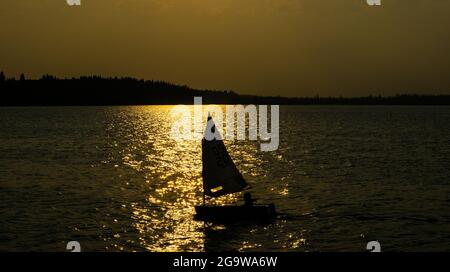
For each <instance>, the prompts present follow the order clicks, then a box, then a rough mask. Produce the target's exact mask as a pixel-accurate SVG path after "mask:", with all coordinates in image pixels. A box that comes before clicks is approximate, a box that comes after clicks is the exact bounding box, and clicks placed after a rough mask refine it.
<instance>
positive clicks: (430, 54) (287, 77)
mask: <svg viewBox="0 0 450 272" xmlns="http://www.w3.org/2000/svg"><path fill="white" fill-rule="evenodd" d="M81 3H82V5H81V6H79V7H70V6H68V5H67V4H66V1H65V0H39V1H38V0H27V1H24V0H21V1H18V0H2V1H1V2H0V24H1V26H2V33H1V37H2V38H1V43H0V70H3V71H5V73H6V74H7V75H9V76H12V75H14V76H16V77H17V76H18V75H19V74H20V73H25V75H26V76H27V77H40V76H41V75H42V74H44V73H49V74H53V75H56V76H60V77H72V76H80V75H91V74H98V75H104V76H133V77H138V78H145V79H159V80H166V81H170V82H173V83H178V84H187V85H190V86H192V87H194V88H210V89H233V90H236V91H238V92H240V93H249V94H258V95H283V96H311V95H320V96H329V95H330V96H339V95H343V96H360V95H371V94H373V95H378V94H381V95H393V94H397V93H421V94H450V56H449V48H450V35H448V26H449V25H450V1H446V0H432V1H430V0H408V1H404V0H382V6H381V7H371V6H368V5H367V3H366V1H365V0H215V1H211V0H116V1H110V0H82V1H81Z"/></svg>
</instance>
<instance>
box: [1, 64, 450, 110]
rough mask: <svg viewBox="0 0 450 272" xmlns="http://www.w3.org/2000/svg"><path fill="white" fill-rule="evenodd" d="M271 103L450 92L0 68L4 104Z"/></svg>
mask: <svg viewBox="0 0 450 272" xmlns="http://www.w3.org/2000/svg"><path fill="white" fill-rule="evenodd" d="M194 96H202V98H203V103H204V104H272V105H450V95H417V94H399V95H395V96H364V97H319V96H315V97H295V98H292V97H281V96H256V95H241V94H238V93H236V92H234V91H231V90H222V91H220V90H198V89H194V88H191V87H189V86H186V85H176V84H172V83H169V82H165V81H157V80H143V79H136V78H132V77H101V76H81V77H78V78H75V77H73V78H57V77H55V76H52V75H48V74H46V75H43V76H42V77H41V78H39V79H26V77H25V75H24V74H22V75H21V76H20V78H19V79H15V78H7V77H6V76H5V74H4V73H3V72H1V73H0V106H56V105H62V106H63V105H67V106H68V105H83V106H87V105H167V104H193V101H194Z"/></svg>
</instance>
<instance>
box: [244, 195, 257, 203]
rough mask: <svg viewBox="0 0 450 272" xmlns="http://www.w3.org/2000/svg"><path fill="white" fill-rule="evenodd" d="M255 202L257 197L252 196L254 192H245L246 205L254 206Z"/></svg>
mask: <svg viewBox="0 0 450 272" xmlns="http://www.w3.org/2000/svg"><path fill="white" fill-rule="evenodd" d="M254 202H255V199H253V198H252V194H250V193H244V203H245V204H244V205H245V206H253V203H254Z"/></svg>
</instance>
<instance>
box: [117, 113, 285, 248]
mask: <svg viewBox="0 0 450 272" xmlns="http://www.w3.org/2000/svg"><path fill="white" fill-rule="evenodd" d="M170 109H171V106H158V107H154V106H153V107H132V108H131V109H130V110H129V111H128V115H127V116H124V117H123V120H124V122H125V123H123V124H121V127H120V130H121V131H123V130H124V128H127V131H128V135H124V136H123V137H122V139H114V145H116V144H117V145H118V147H122V150H121V151H120V154H121V157H120V159H119V160H120V162H118V163H117V164H118V168H119V170H120V171H124V172H126V173H124V175H127V173H130V172H131V173H133V172H134V174H131V175H136V174H137V175H138V176H139V179H138V180H142V182H141V183H139V184H136V183H137V182H138V181H133V185H134V186H135V188H141V190H142V191H143V192H145V194H146V197H145V201H140V202H136V203H129V204H130V205H127V206H128V208H129V209H131V210H130V213H131V219H132V226H133V228H134V229H135V231H136V232H137V235H138V239H137V240H138V241H139V244H140V248H143V249H145V250H149V251H205V250H210V248H212V249H213V250H214V248H215V247H217V245H220V243H226V242H227V239H228V238H227V237H232V238H235V236H236V234H235V233H234V231H233V230H229V229H228V228H227V227H225V226H222V227H220V226H212V227H211V228H209V229H208V230H205V229H204V223H203V222H197V221H194V220H193V217H194V212H195V210H194V206H195V205H200V204H201V203H202V199H203V198H202V178H201V171H202V161H201V152H202V151H201V141H200V140H184V141H177V140H175V139H172V138H170V131H171V125H172V123H173V119H172V118H171V116H170ZM190 109H191V111H192V112H193V107H190ZM205 121H206V120H205ZM115 129H118V128H117V127H116V128H115ZM225 144H226V146H227V149H228V150H229V152H230V155H231V156H232V158H233V159H234V160H235V162H236V164H237V165H238V168H240V170H241V172H242V174H243V175H244V177H245V178H247V179H248V180H249V182H250V183H252V181H254V180H253V179H255V178H258V177H261V176H264V175H266V176H267V174H265V172H267V169H265V166H266V165H267V162H266V161H264V157H260V156H256V155H255V154H258V145H257V143H253V142H242V141H236V142H228V141H225ZM274 159H275V160H280V159H282V158H281V157H279V156H278V155H274ZM127 182H128V181H127ZM130 182H131V181H130ZM262 184H263V183H262ZM125 186H126V184H125ZM267 190H268V191H272V193H273V192H275V193H277V192H278V193H279V194H281V195H287V194H288V192H289V191H288V188H287V185H286V184H285V185H284V186H282V187H280V186H275V187H274V186H271V187H267ZM241 197H242V196H241V194H239V193H238V194H233V195H227V196H222V197H219V198H216V199H208V200H207V202H208V204H212V205H223V204H233V203H237V202H238V200H239V199H240V198H241ZM239 243H240V245H239V244H237V245H236V250H255V249H258V248H260V247H261V243H257V242H254V241H251V240H250V239H249V240H241V242H239ZM117 248H118V249H119V250H120V246H118V247H117Z"/></svg>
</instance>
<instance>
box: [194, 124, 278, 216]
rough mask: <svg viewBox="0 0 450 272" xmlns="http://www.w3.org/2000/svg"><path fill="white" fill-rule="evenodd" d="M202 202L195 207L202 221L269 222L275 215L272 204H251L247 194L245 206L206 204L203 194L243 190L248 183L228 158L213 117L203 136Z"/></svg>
mask: <svg viewBox="0 0 450 272" xmlns="http://www.w3.org/2000/svg"><path fill="white" fill-rule="evenodd" d="M202 165H203V169H202V178H203V205H201V206H195V212H196V214H195V217H194V218H195V219H196V220H199V221H205V222H235V221H269V220H271V219H273V218H275V217H276V214H277V213H276V211H275V205H274V204H273V203H272V204H269V205H253V200H252V199H251V196H250V194H249V193H245V194H244V199H245V204H244V205H225V206H211V205H206V203H205V201H206V196H208V197H211V198H215V197H220V196H223V195H227V194H233V193H238V192H242V191H244V190H246V189H248V188H249V185H248V183H247V182H246V180H245V179H244V177H243V176H242V174H241V173H240V172H239V170H238V169H237V167H236V165H235V164H234V162H233V160H232V159H231V157H230V155H229V153H228V151H227V149H226V147H225V144H224V143H223V140H222V138H221V137H220V133H219V132H218V131H216V129H215V124H214V121H213V120H212V117H211V116H210V115H209V116H208V122H207V125H206V130H205V136H204V137H203V139H202Z"/></svg>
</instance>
